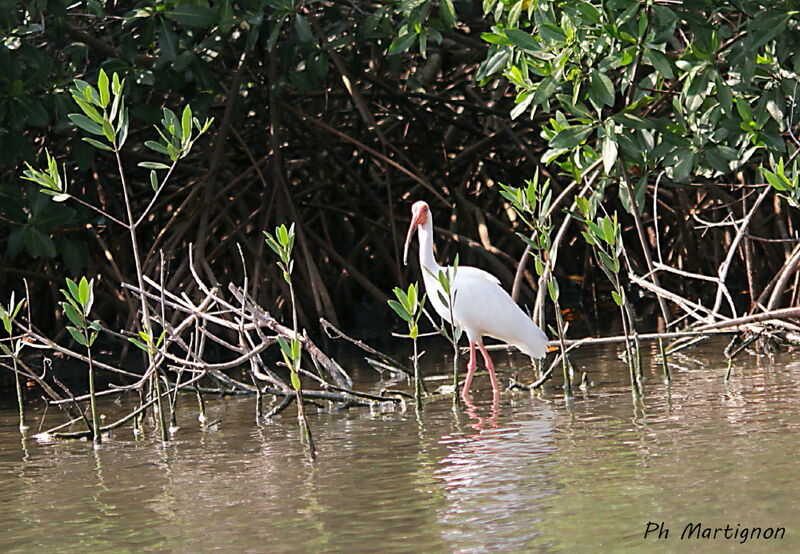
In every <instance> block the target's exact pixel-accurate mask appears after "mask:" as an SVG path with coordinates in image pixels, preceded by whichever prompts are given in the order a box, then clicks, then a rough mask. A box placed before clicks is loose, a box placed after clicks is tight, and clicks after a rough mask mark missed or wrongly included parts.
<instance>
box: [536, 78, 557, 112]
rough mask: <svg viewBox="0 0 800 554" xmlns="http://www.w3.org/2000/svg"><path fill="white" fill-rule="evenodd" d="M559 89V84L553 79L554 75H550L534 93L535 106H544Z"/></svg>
mask: <svg viewBox="0 0 800 554" xmlns="http://www.w3.org/2000/svg"><path fill="white" fill-rule="evenodd" d="M556 88H558V82H557V81H556V80H555V79H554V78H553V76H552V75H549V76H547V77H545V78H544V79H542V81H541V82H540V83H539V86H538V87H536V92H534V93H533V105H534V106H538V105H539V104H543V103H544V102H546V101H548V100H549V99H550V97H551V96H553V93H554V92H555V91H556Z"/></svg>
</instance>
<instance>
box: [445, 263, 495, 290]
mask: <svg viewBox="0 0 800 554" xmlns="http://www.w3.org/2000/svg"><path fill="white" fill-rule="evenodd" d="M456 277H464V278H465V279H485V280H487V281H489V282H490V283H494V284H495V285H499V284H500V279H498V278H497V277H495V276H494V275H492V274H491V273H489V272H488V271H484V270H482V269H478V268H477V267H472V266H459V268H458V271H457V272H456Z"/></svg>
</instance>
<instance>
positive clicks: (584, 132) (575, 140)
mask: <svg viewBox="0 0 800 554" xmlns="http://www.w3.org/2000/svg"><path fill="white" fill-rule="evenodd" d="M591 132H592V127H591V126H590V125H574V126H572V127H567V128H566V129H564V130H562V131H559V132H558V133H557V134H556V136H554V137H553V138H552V139H550V148H565V149H568V150H569V149H571V148H575V147H576V146H578V145H579V144H580V143H581V142H583V140H584V139H585V138H586V137H588V136H589V134H590V133H591Z"/></svg>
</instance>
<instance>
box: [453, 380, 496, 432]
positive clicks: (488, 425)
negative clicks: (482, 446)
mask: <svg viewBox="0 0 800 554" xmlns="http://www.w3.org/2000/svg"><path fill="white" fill-rule="evenodd" d="M462 400H463V401H464V412H465V413H466V414H467V416H468V417H469V418H470V419H472V423H469V424H468V427H470V428H471V429H475V430H476V431H478V434H480V433H481V432H483V431H486V430H488V429H497V415H498V414H499V413H500V392H499V391H494V392H493V394H492V406H491V408H490V409H489V415H488V416H486V415H485V412H484V410H482V409H481V410H479V409H478V407H477V406H476V405H475V403H474V402H473V401H472V397H471V396H469V395H465V396H463V397H462ZM477 436H478V435H472V438H476V437H477Z"/></svg>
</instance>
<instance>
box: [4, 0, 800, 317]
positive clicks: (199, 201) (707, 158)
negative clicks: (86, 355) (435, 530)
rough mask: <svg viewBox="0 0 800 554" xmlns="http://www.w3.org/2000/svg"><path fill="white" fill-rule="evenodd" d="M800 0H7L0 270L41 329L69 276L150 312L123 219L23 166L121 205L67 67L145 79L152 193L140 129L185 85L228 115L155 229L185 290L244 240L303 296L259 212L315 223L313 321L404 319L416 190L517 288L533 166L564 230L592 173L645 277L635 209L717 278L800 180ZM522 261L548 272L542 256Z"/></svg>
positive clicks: (187, 169) (253, 261)
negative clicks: (126, 289) (29, 299)
mask: <svg viewBox="0 0 800 554" xmlns="http://www.w3.org/2000/svg"><path fill="white" fill-rule="evenodd" d="M799 6H800V3H798V2H796V1H785V2H779V1H775V2H750V1H742V2H712V1H702V0H688V1H684V2H677V1H674V0H655V1H653V0H651V1H647V2H638V1H634V0H606V1H591V2H590V1H582V0H577V1H575V0H567V1H554V2H547V1H537V0H522V1H518V2H514V1H508V2H506V1H494V0H485V1H484V2H483V4H482V5H481V4H480V3H476V2H455V3H453V2H451V0H437V1H433V0H404V1H401V2H392V3H385V4H381V3H371V2H353V3H344V2H322V3H303V2H292V1H290V0H269V1H267V0H244V1H237V2H233V1H232V0H223V1H214V2H209V1H206V0H193V1H182V0H172V1H155V0H153V1H141V0H138V1H134V2H128V3H104V2H102V1H100V0H88V1H86V2H66V1H64V0H49V1H41V0H40V1H35V2H22V3H19V2H10V1H4V2H2V3H0V7H2V9H0V34H2V43H1V44H0V127H1V129H0V148H2V152H3V156H2V159H0V164H2V177H1V178H0V243H1V244H2V246H0V248H1V249H3V250H4V252H3V255H4V263H3V264H2V268H0V271H2V273H1V274H0V285H1V286H2V288H3V290H6V289H9V288H19V283H20V279H21V277H27V278H28V279H29V281H30V282H31V286H32V287H33V288H34V289H35V290H37V291H48V290H49V291H54V292H52V293H48V294H50V295H51V297H50V299H49V300H48V298H47V294H39V295H37V302H38V305H35V306H33V308H34V311H35V317H34V319H37V320H38V321H40V322H42V323H46V322H47V319H48V318H49V317H51V316H50V315H49V314H52V313H54V310H53V308H54V307H55V305H56V302H57V301H58V300H59V299H58V297H57V293H56V292H55V291H56V290H57V287H54V286H53V283H60V282H63V276H64V275H65V274H66V275H73V276H76V275H78V274H87V275H98V274H99V275H100V276H101V278H100V279H98V280H97V281H96V284H95V290H96V294H97V296H98V303H97V305H96V307H95V312H96V313H97V315H98V317H101V318H102V319H103V320H104V321H105V322H106V324H107V325H109V326H113V324H114V322H116V323H117V324H119V325H120V326H121V325H125V320H126V317H128V314H129V313H130V312H131V311H132V310H134V309H135V308H136V303H135V302H134V301H133V300H132V299H131V298H129V297H127V296H125V295H124V294H123V293H121V292H120V291H119V287H118V285H116V284H115V283H118V282H119V281H131V280H132V279H133V275H134V271H133V269H132V267H133V261H132V260H131V259H130V256H129V255H128V254H126V252H127V250H126V246H127V243H126V237H124V236H122V234H121V233H117V232H115V231H114V229H113V227H109V226H108V225H107V224H108V223H109V222H108V221H107V220H106V219H104V218H103V217H102V216H100V215H98V214H96V213H95V212H93V211H90V210H88V209H86V208H85V207H83V206H81V205H80V204H78V203H74V202H64V203H58V202H53V201H51V198H49V197H47V196H46V195H43V194H41V193H40V192H39V188H40V187H37V186H34V185H32V184H29V183H26V182H25V181H23V180H21V176H22V171H23V169H24V165H23V162H28V163H30V164H31V165H32V166H34V167H44V166H45V165H46V163H47V162H46V156H45V148H47V150H48V151H49V152H50V153H52V154H53V155H54V156H55V158H56V164H57V166H58V167H62V166H63V172H62V175H63V178H64V179H65V181H66V182H67V186H68V187H69V190H70V191H71V193H72V194H74V195H75V196H76V197H82V198H85V199H87V200H90V201H91V202H92V203H94V204H97V205H100V206H102V208H103V209H104V210H105V211H107V212H108V213H111V214H120V213H122V210H123V209H124V207H123V204H122V200H121V192H120V186H119V185H120V184H119V182H118V181H119V178H118V177H116V176H115V175H116V172H115V170H114V168H115V162H114V159H113V156H112V155H111V154H110V153H109V152H106V151H102V150H99V149H97V148H94V147H93V146H92V145H91V144H89V143H87V142H85V141H83V140H81V139H82V137H84V136H85V133H84V132H82V131H80V130H76V126H75V125H74V124H73V123H72V122H71V121H70V119H68V117H67V116H68V114H70V113H75V112H76V111H78V109H77V106H75V104H74V101H73V99H72V97H71V95H70V93H69V88H70V87H71V86H72V85H73V80H74V79H81V80H83V81H87V82H90V83H95V82H96V81H97V79H98V76H99V75H100V70H101V69H103V70H104V72H105V73H106V74H108V75H113V74H114V73H118V74H119V75H120V76H122V77H124V78H125V83H126V84H125V94H126V98H127V101H128V104H129V106H130V131H129V137H128V140H127V144H126V146H125V149H124V159H125V161H126V162H127V163H128V164H129V171H130V177H131V182H132V183H131V184H132V187H133V190H134V198H133V202H134V203H135V204H136V205H138V206H146V205H147V204H148V203H149V202H150V200H151V199H152V189H151V184H150V176H149V171H148V170H147V169H146V168H139V167H137V164H138V163H139V162H142V161H148V160H152V159H153V152H151V151H150V150H148V149H147V148H146V147H145V146H144V143H145V141H147V140H151V139H152V135H153V125H155V124H158V123H159V122H160V121H161V119H162V117H163V113H164V112H163V111H162V108H164V107H167V108H172V109H173V110H175V111H179V109H180V108H182V107H183V106H184V105H186V104H187V103H191V106H192V108H193V110H194V112H195V113H196V114H198V115H199V116H200V118H201V120H202V119H205V117H211V116H214V117H215V118H216V123H215V124H214V127H213V129H212V131H213V133H212V136H211V138H210V139H206V138H205V137H204V138H203V139H201V141H200V142H198V145H197V146H196V147H195V149H194V150H192V153H191V154H190V155H189V156H188V157H187V158H186V159H185V160H183V161H182V162H181V163H180V164H178V165H177V166H176V169H175V175H174V177H173V179H172V181H171V184H170V185H169V186H168V190H166V191H164V193H163V194H162V195H161V196H160V197H159V199H158V201H157V204H156V206H155V211H154V212H153V215H152V216H150V217H149V218H148V219H147V221H146V222H144V224H143V226H142V228H141V231H140V238H141V240H142V242H143V243H144V245H145V251H146V252H149V253H148V254H147V256H146V257H145V260H144V266H145V267H144V269H145V271H146V272H149V273H151V274H154V273H155V272H156V270H157V269H158V267H159V264H160V256H159V250H161V249H163V250H164V251H165V253H166V257H167V269H168V271H169V276H168V277H167V279H168V280H169V282H170V283H171V285H172V286H173V287H180V288H181V289H183V290H185V291H186V292H188V293H191V291H192V288H193V286H194V285H193V280H192V278H191V275H190V272H189V268H188V257H187V254H186V252H187V248H188V245H189V244H190V243H192V244H194V248H195V259H196V260H199V262H198V266H199V268H200V270H201V271H202V272H203V274H204V276H205V277H206V278H208V279H209V280H210V281H212V282H213V281H219V282H225V281H231V280H233V281H241V275H242V269H241V263H240V261H239V254H238V251H237V248H236V244H237V243H240V244H241V245H242V248H243V250H244V253H245V258H246V259H247V263H248V266H249V267H248V271H249V272H250V274H251V276H253V277H254V278H253V279H252V282H251V285H250V286H251V292H252V294H253V295H254V296H255V297H256V298H258V299H260V300H261V301H262V302H263V303H264V304H265V305H273V306H275V305H276V301H275V300H274V299H275V298H279V297H280V296H283V297H284V298H286V297H287V296H288V290H287V289H286V285H285V282H284V281H283V279H281V278H280V274H279V273H277V272H276V270H275V269H274V268H273V266H272V264H271V261H270V259H269V258H270V256H269V252H268V251H266V250H265V248H264V241H263V240H262V238H261V237H262V235H261V232H262V231H263V230H265V229H271V228H273V227H274V226H275V225H277V224H280V223H284V222H288V221H295V222H296V225H297V227H296V229H297V241H298V244H297V249H296V258H297V271H296V272H295V277H294V278H295V289H296V290H297V291H298V305H297V307H298V317H299V318H300V321H301V325H303V326H305V327H309V328H314V327H316V326H315V325H314V321H315V320H316V318H317V317H318V316H323V315H324V316H325V317H327V318H329V319H331V320H333V321H336V320H337V318H338V319H343V318H345V319H348V320H349V321H351V322H352V321H353V320H354V319H355V318H356V317H357V316H358V314H360V313H363V312H364V311H367V312H369V310H370V307H375V306H379V308H376V310H380V311H378V312H377V313H378V314H381V315H388V314H387V313H386V312H387V310H386V308H385V306H386V303H385V300H386V291H389V290H391V288H392V286H393V285H395V284H396V283H400V282H402V281H403V274H402V267H401V264H400V260H399V254H398V245H399V244H400V242H401V240H402V235H403V232H404V225H405V222H406V217H407V206H408V205H409V203H410V202H409V200H411V199H416V198H418V197H423V198H425V199H426V200H429V201H431V204H432V207H433V210H434V211H435V212H438V213H442V212H445V213H444V214H442V215H445V214H447V215H450V216H451V218H450V220H449V222H448V223H447V228H446V229H442V230H441V237H440V239H441V240H439V241H438V242H439V243H440V244H444V243H445V240H444V239H448V240H446V242H447V243H448V244H449V245H450V246H448V248H447V250H446V251H445V252H440V256H442V257H444V258H448V259H452V253H453V252H454V250H455V249H456V248H459V249H460V250H461V252H462V253H461V259H462V262H464V263H472V264H477V265H481V266H483V267H486V268H487V269H489V270H491V271H492V272H494V273H495V274H497V275H498V277H500V278H501V280H503V281H504V282H505V284H506V285H508V286H510V284H511V282H512V281H513V277H514V274H515V272H516V266H517V261H518V260H519V255H520V254H521V252H522V250H523V248H524V247H525V244H524V243H523V242H521V241H519V240H518V239H517V237H516V236H515V235H514V233H513V232H512V231H514V230H520V231H524V230H525V229H524V228H523V227H522V226H521V223H522V222H521V221H519V219H518V218H516V217H514V215H513V211H512V210H511V209H510V207H509V205H508V203H507V202H506V199H504V198H503V197H502V196H501V195H500V194H499V192H498V189H499V187H497V186H496V183H498V182H502V183H505V184H508V185H512V186H513V185H519V184H521V183H522V182H523V180H524V179H526V178H530V177H531V176H532V175H533V171H534V169H535V168H537V167H538V168H539V169H540V170H541V172H542V175H543V176H546V177H549V178H550V182H551V187H552V191H553V194H554V196H558V195H560V194H561V193H562V192H563V191H565V190H568V191H569V192H568V194H565V195H564V196H563V198H561V199H560V200H559V201H558V202H555V203H554V209H556V210H557V211H555V212H554V218H555V219H556V220H557V221H556V224H557V223H558V221H560V220H561V219H562V218H563V217H564V215H563V213H562V212H561V210H562V209H563V208H569V207H570V202H571V199H572V196H573V195H574V194H578V193H580V192H581V190H582V188H583V187H584V186H585V185H586V184H587V183H588V184H590V185H591V186H590V188H589V190H586V191H585V194H586V195H587V196H588V195H590V194H592V199H593V200H592V201H593V204H594V205H595V206H597V205H600V204H602V205H603V206H604V209H605V210H607V211H608V212H609V213H611V212H614V211H617V210H619V211H620V212H623V211H627V212H628V214H627V215H626V214H623V213H620V221H621V223H622V225H623V238H624V240H626V242H627V244H628V246H630V247H631V249H630V252H629V255H630V256H631V258H632V260H633V261H632V263H633V265H634V266H635V267H637V268H638V269H639V270H640V273H641V274H644V273H645V272H646V271H647V265H646V264H645V260H644V258H643V257H642V255H641V254H642V251H641V249H640V248H639V246H638V239H637V235H636V231H635V230H634V228H633V220H632V219H631V214H632V213H633V212H634V204H635V205H636V208H637V210H638V213H642V214H643V219H644V221H645V225H646V232H647V240H648V241H649V246H650V247H651V248H653V249H656V247H657V250H658V256H657V257H658V260H659V261H660V262H663V263H664V264H669V265H671V266H674V267H677V268H681V269H682V270H685V271H692V272H697V273H702V274H705V275H712V276H714V275H716V274H717V272H718V267H719V266H720V263H721V262H722V261H723V260H724V259H725V256H726V250H727V248H728V246H729V245H730V243H731V235H732V233H733V232H735V227H732V226H731V225H730V221H732V220H735V219H739V218H741V217H743V215H744V214H746V213H747V212H748V210H750V208H751V207H752V206H753V205H754V202H755V198H754V196H752V192H753V190H755V189H752V186H753V185H757V184H761V183H764V182H765V180H766V179H769V181H768V182H769V183H770V184H772V186H773V187H774V188H775V190H776V191H777V192H779V193H780V197H783V198H785V199H787V200H788V201H789V202H790V204H791V203H796V202H797V201H798V200H799V199H800V193H798V186H797V181H798V179H797V171H796V165H795V164H794V160H795V156H796V152H797V148H798V146H800V143H798V141H797V139H796V134H797V133H796V129H797V125H798V119H800V113H799V112H800V110H798V108H797V106H796V102H795V100H796V98H797V93H798V91H797V81H798V71H800V53H799V52H800V44H799V43H800V33H799V32H798V31H800V12H798V7H799ZM761 168H765V170H766V171H762V169H761ZM780 197H779V196H775V197H774V202H773V201H767V202H764V203H763V204H762V205H761V207H760V208H759V211H758V214H757V215H756V216H755V217H754V219H753V224H752V225H751V229H750V233H751V234H752V236H748V237H747V238H745V239H744V241H742V243H741V245H740V248H738V249H737V255H736V257H735V259H734V260H732V263H733V266H732V270H731V275H732V279H733V280H734V282H735V283H736V285H737V286H735V287H732V288H734V289H735V290H737V291H738V290H747V291H749V297H746V298H745V301H746V303H748V304H752V303H755V302H756V301H757V300H758V298H757V297H758V296H759V293H761V292H762V290H764V287H765V286H766V285H767V284H768V283H770V282H772V281H774V280H775V279H776V278H777V275H778V273H779V272H780V271H781V270H782V269H783V268H784V264H785V261H786V259H787V258H788V257H789V256H790V255H791V253H792V244H791V243H790V242H763V241H762V240H758V239H770V240H772V239H781V240H789V239H792V238H793V236H794V229H795V226H796V225H797V223H798V222H797V221H796V217H795V215H794V214H793V211H792V209H789V208H788V207H787V204H786V203H784V204H781V200H780ZM759 202H760V201H759ZM655 209H657V210H658V213H656V212H655ZM729 213H730V214H733V216H732V217H730V218H728V219H727V220H726V217H728V214H729ZM656 216H658V218H659V222H660V223H659V224H658V226H655V225H653V218H655V217H656ZM509 218H510V219H509ZM437 221H447V218H446V217H441V216H440V217H438V218H437ZM726 221H727V223H726V224H725V225H718V223H721V222H726ZM574 227H575V228H574V229H573V230H570V231H569V237H575V240H572V238H569V237H568V238H567V239H566V240H564V241H563V244H564V245H565V246H564V247H565V248H570V249H571V250H572V252H573V255H570V256H564V255H562V256H561V257H560V259H559V262H558V264H557V266H556V268H555V271H556V273H557V274H560V275H562V276H563V275H575V276H576V277H578V279H574V280H572V281H570V282H581V279H580V277H581V276H582V277H583V279H582V283H583V287H584V289H585V290H589V288H588V287H589V286H590V285H591V284H592V283H594V279H593V277H592V276H593V275H594V274H595V273H596V272H593V271H592V267H593V264H594V263H595V262H594V261H593V256H592V250H591V248H589V247H588V246H587V245H586V244H585V242H584V241H583V239H582V238H581V236H580V234H579V231H580V228H579V227H578V226H574ZM657 236H658V237H659V240H658V242H657V241H656V237H657ZM452 239H456V240H455V241H453V240H452ZM701 239H702V240H704V241H706V246H707V248H705V250H703V251H702V255H701V250H700V247H699V246H698V245H699V242H700V240H701ZM634 245H636V246H634ZM524 276H525V278H526V280H527V282H528V283H529V284H531V285H534V281H535V278H534V277H533V273H532V272H530V271H529V272H526V273H525V274H524ZM665 278H669V277H665ZM673 278H674V279H675V282H673V283H671V286H673V288H675V287H685V286H688V287H690V288H688V289H686V291H688V292H689V293H691V294H694V295H695V296H697V297H703V296H709V295H713V293H714V290H715V287H716V285H715V284H714V283H713V282H711V283H709V282H707V281H703V280H699V281H696V282H695V283H694V284H688V283H684V279H683V277H680V276H675V275H673ZM562 286H563V281H562ZM691 287H696V288H691ZM528 288H530V287H528ZM575 290H577V289H576V288H575ZM787 290H788V289H787ZM686 291H684V292H686ZM767 292H768V291H767ZM523 295H525V298H527V299H528V300H530V299H531V298H532V297H531V296H530V295H531V293H530V292H529V291H527V290H524V291H523ZM575 298H576V297H575V296H574V295H573V296H572V302H574V299H575ZM737 301H738V300H737ZM788 301H791V299H789V298H785V299H783V300H782V302H783V303H784V304H785V303H786V302H788ZM568 302H569V301H565V303H568ZM277 304H278V306H276V307H278V308H282V309H284V310H286V309H288V308H287V303H286V302H278V303H277Z"/></svg>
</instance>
